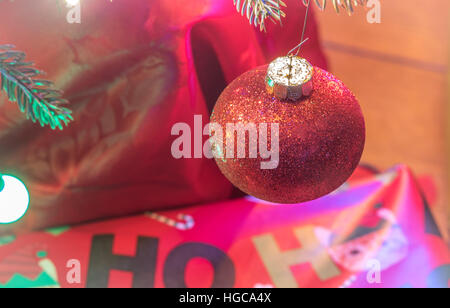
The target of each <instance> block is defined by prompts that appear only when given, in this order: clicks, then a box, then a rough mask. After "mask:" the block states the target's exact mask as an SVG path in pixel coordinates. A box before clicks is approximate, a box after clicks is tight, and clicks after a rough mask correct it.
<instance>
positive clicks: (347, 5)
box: [233, 0, 368, 31]
mask: <svg viewBox="0 0 450 308" xmlns="http://www.w3.org/2000/svg"><path fill="white" fill-rule="evenodd" d="M309 1H314V2H315V3H316V5H317V7H318V8H319V9H320V10H322V11H323V10H325V8H326V6H327V0H302V2H303V4H304V5H305V6H307V5H308V2H309ZM367 1H368V0H331V2H332V3H333V7H334V9H335V10H336V12H337V13H339V11H340V9H341V8H342V9H344V10H345V11H347V13H348V14H349V15H351V14H353V11H354V7H356V6H358V5H361V6H364V5H366V3H367ZM233 2H234V5H235V6H236V9H237V11H238V12H240V13H241V15H244V14H245V15H246V17H247V19H248V20H249V22H250V24H251V25H254V26H255V27H256V26H258V25H259V28H260V30H261V31H263V30H264V31H266V20H267V18H269V19H271V20H272V21H273V22H275V23H277V22H281V19H282V18H283V17H286V14H285V13H284V12H283V11H282V7H286V4H285V3H284V2H283V1H281V0H233Z"/></svg>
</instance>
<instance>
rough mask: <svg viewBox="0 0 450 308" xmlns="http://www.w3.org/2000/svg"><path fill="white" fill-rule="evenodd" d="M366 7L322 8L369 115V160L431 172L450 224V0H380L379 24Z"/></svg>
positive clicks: (333, 63) (345, 75)
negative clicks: (349, 11) (368, 16)
mask: <svg viewBox="0 0 450 308" xmlns="http://www.w3.org/2000/svg"><path fill="white" fill-rule="evenodd" d="M367 12H368V10H367V9H366V8H362V7H359V8H358V9H357V12H356V14H354V15H353V16H352V17H349V16H348V15H347V14H345V13H343V12H341V13H340V14H339V15H338V14H336V12H335V11H334V10H333V8H332V6H328V7H327V9H326V11H325V12H319V11H318V10H316V17H317V19H318V21H319V24H320V27H321V35H322V40H323V41H324V47H325V50H326V53H327V56H328V58H329V61H330V70H331V71H332V72H333V73H334V74H335V75H336V76H338V77H339V78H340V79H342V80H343V81H344V82H345V83H346V84H347V86H349V87H350V88H351V89H352V90H353V91H354V93H355V94H356V95H357V97H358V98H359V100H360V102H361V105H362V108H363V111H364V114H365V117H366V121H367V144H366V149H365V153H364V156H363V161H364V162H368V163H371V164H373V165H375V166H376V167H378V168H380V169H385V168H388V167H391V166H393V165H395V164H398V163H405V164H407V165H409V166H410V167H411V168H412V169H413V171H414V172H415V173H416V174H417V175H431V176H432V177H433V178H434V180H435V183H436V188H437V194H438V199H437V200H436V202H435V204H434V214H435V216H436V218H437V220H438V222H439V225H440V226H441V227H442V228H443V229H444V230H448V228H447V226H450V223H448V222H450V219H449V218H450V207H449V206H448V203H447V202H448V195H447V192H448V188H449V186H448V182H447V179H446V177H447V171H448V169H447V162H448V155H447V152H448V151H447V142H446V140H448V141H450V138H449V137H448V136H447V135H446V132H447V131H448V127H447V119H450V113H449V112H448V111H447V103H448V102H449V99H448V94H449V92H448V90H447V89H448V81H449V75H448V60H449V55H450V52H449V46H450V42H449V38H450V33H449V29H450V25H449V21H448V16H449V13H450V1H449V0H433V1H422V0H408V1H404V0H381V23H380V24H369V23H368V22H367V19H366V14H367ZM449 144H450V142H449Z"/></svg>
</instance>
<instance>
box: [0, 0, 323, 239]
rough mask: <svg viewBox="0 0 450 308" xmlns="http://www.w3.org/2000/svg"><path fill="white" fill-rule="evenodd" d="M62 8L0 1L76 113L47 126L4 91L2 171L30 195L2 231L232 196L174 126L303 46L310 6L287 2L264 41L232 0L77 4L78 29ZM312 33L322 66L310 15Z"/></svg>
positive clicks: (312, 52) (312, 55)
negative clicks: (174, 149) (180, 154)
mask: <svg viewBox="0 0 450 308" xmlns="http://www.w3.org/2000/svg"><path fill="white" fill-rule="evenodd" d="M57 2H58V1H54V0H42V1H41V0H40V1H36V0H21V1H15V2H9V1H2V2H1V3H0V43H1V42H4V43H8V44H14V45H16V46H17V49H19V50H23V51H24V52H25V53H26V54H27V60H32V61H35V62H36V65H37V67H39V68H40V69H42V70H44V71H45V72H47V75H46V76H45V78H47V79H50V80H53V81H55V82H56V85H57V86H58V88H61V89H63V90H65V97H66V98H68V99H69V100H70V101H71V105H70V108H72V109H73V111H74V117H75V122H74V123H72V124H71V125H70V126H69V127H68V128H66V129H65V130H64V131H62V132H59V131H51V130H50V129H49V128H40V127H39V126H38V125H35V124H33V123H31V122H30V121H27V120H25V117H24V116H23V115H22V114H20V112H19V111H18V107H17V106H16V105H15V104H12V103H9V102H7V100H6V97H5V96H4V95H0V172H2V173H3V174H13V175H15V176H18V177H19V178H21V179H22V180H23V181H24V182H25V183H26V184H27V186H28V188H29V190H30V194H31V200H32V203H31V206H30V210H29V212H28V214H27V216H25V217H24V218H23V219H22V220H21V221H20V222H18V223H16V224H14V225H9V226H0V233H2V232H3V233H6V232H9V231H10V229H14V230H30V229H35V228H43V227H49V226H55V225H60V224H69V223H71V224H73V223H80V222H83V221H87V220H92V219H98V218H105V217H117V216H121V215H127V214H132V213H141V212H143V211H145V210H149V209H164V208H173V207H179V206H182V205H189V204H198V203H207V202H213V201H217V200H224V199H227V198H229V197H230V195H231V194H232V186H231V184H230V183H229V182H228V181H227V180H226V179H225V178H224V177H223V176H222V174H221V173H220V172H219V170H218V168H217V166H216V165H215V163H214V161H212V160H208V159H183V160H176V159H174V158H173V157H172V155H171V144H172V142H173V140H174V139H175V137H173V136H171V128H172V126H173V125H174V124H175V123H178V122H184V123H188V124H189V125H191V127H193V122H194V114H196V115H202V116H203V119H204V120H205V122H206V120H207V119H209V113H210V111H211V110H212V107H213V106H214V103H215V100H216V98H217V97H218V96H219V94H220V92H221V91H222V90H223V89H224V88H225V86H226V85H227V84H228V83H229V82H231V81H232V80H233V79H234V78H236V77H237V76H239V75H240V74H242V73H243V72H245V71H247V70H249V69H251V68H254V67H256V66H259V65H262V64H265V63H268V62H270V61H271V60H273V59H274V58H275V57H277V56H280V55H284V54H286V53H287V52H288V51H289V50H290V49H291V48H292V47H294V46H295V45H296V44H298V41H299V40H300V29H301V25H302V22H303V16H304V13H305V8H304V7H303V6H302V5H301V4H300V3H298V1H294V0H291V1H287V4H288V5H289V8H288V10H287V11H286V13H287V15H288V16H289V18H288V19H285V20H284V21H283V27H280V26H279V25H273V24H271V25H269V26H268V31H267V34H264V33H260V32H259V30H256V29H254V28H253V27H251V26H249V24H248V21H247V20H246V18H245V17H242V16H240V15H239V14H237V13H236V10H235V8H234V7H233V1H231V0H195V1H188V0H152V1H151V0H132V1H113V2H110V1H104V0H90V1H82V5H81V9H82V11H81V23H80V24H69V23H67V22H66V14H67V12H68V9H66V8H65V7H64V5H62V6H61V5H60V6H59V7H58V5H57ZM61 2H64V1H61ZM297 33H298V35H296V34H297ZM306 35H307V36H308V37H309V38H310V40H309V41H308V44H306V45H305V46H304V47H303V48H302V54H303V55H304V56H305V57H306V58H308V59H309V60H310V62H311V63H313V64H314V65H316V66H320V67H322V68H326V62H325V58H324V55H323V53H322V51H321V49H320V46H319V38H318V33H317V26H316V24H315V19H314V14H312V15H311V16H310V19H309V27H308V30H307V33H306ZM205 124H206V123H205ZM204 139H205V140H203V141H206V139H207V138H206V136H205V138H204Z"/></svg>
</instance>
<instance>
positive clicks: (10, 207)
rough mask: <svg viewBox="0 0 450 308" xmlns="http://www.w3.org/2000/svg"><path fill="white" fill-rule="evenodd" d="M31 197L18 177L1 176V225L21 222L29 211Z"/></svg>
mask: <svg viewBox="0 0 450 308" xmlns="http://www.w3.org/2000/svg"><path fill="white" fill-rule="evenodd" d="M29 203H30V195H29V193H28V190H27V188H26V186H25V184H24V183H23V182H22V181H21V180H19V179H18V178H16V177H13V176H10V175H1V174H0V224H10V223H13V222H16V221H18V220H20V219H21V218H22V217H23V216H24V215H25V213H26V212H27V210H28V205H29Z"/></svg>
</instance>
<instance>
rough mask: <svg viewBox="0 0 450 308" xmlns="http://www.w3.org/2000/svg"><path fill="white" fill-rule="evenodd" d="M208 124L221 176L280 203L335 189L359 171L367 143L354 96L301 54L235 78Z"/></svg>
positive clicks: (259, 195)
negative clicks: (356, 170) (219, 130)
mask: <svg viewBox="0 0 450 308" xmlns="http://www.w3.org/2000/svg"><path fill="white" fill-rule="evenodd" d="M211 123H216V124H218V125H215V124H211V127H214V128H211V130H210V134H211V139H210V140H211V142H212V150H213V154H214V157H215V159H216V162H217V165H218V166H219V168H220V170H221V171H222V173H223V174H224V175H225V176H226V177H227V178H228V179H229V180H230V181H231V182H232V183H233V184H234V185H235V186H236V187H238V188H239V189H241V190H242V191H244V192H246V193H248V194H250V195H252V196H254V197H257V198H259V199H262V200H266V201H269V202H275V203H300V202H305V201H310V200H313V199H317V198H319V197H322V196H324V195H326V194H328V193H330V192H332V191H334V190H335V189H337V188H338V187H339V186H341V185H342V184H343V183H344V182H345V181H346V180H347V179H348V178H349V177H350V175H351V174H352V173H353V171H354V169H355V168H356V167H357V165H358V163H359V161H360V159H361V155H362V152H363V148H364V142H365V124H364V118H363V115H362V112H361V108H360V106H359V104H358V101H357V99H356V98H355V96H354V95H353V94H352V92H351V91H350V90H349V89H348V88H347V87H346V86H345V85H344V84H343V83H342V82H341V81H340V80H338V79H337V78H336V77H334V76H333V75H332V74H330V73H329V72H326V71H324V70H322V69H320V68H317V67H312V66H311V64H309V63H308V62H307V61H306V60H304V59H302V58H299V57H296V56H288V57H282V58H278V59H277V60H275V61H274V62H272V63H271V64H270V65H269V66H262V67H259V68H256V69H254V70H251V71H249V72H246V73H244V74H243V75H241V76H240V77H238V78H237V79H235V80H234V81H233V82H232V83H231V84H230V85H229V86H228V87H227V88H226V89H225V90H224V92H223V93H222V94H221V96H220V97H219V99H218V101H217V104H216V106H215V107H214V111H213V114H212V116H211ZM217 127H220V128H221V129H222V131H221V133H220V134H219V133H218V128H217ZM255 129H256V132H255ZM266 136H267V138H265V137H266ZM255 139H256V140H255ZM240 150H241V152H239V151H240ZM242 150H244V152H242ZM255 150H256V153H255ZM268 153H270V155H268ZM277 154H278V155H277ZM277 156H278V157H277Z"/></svg>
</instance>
